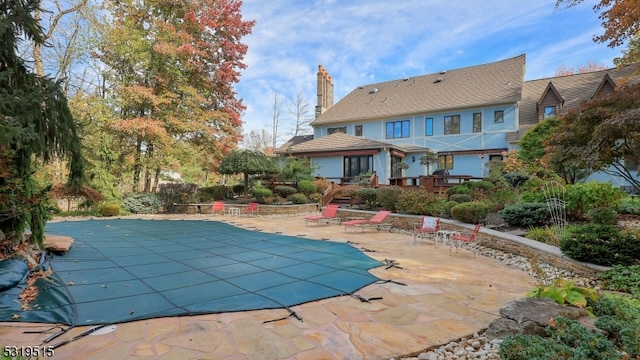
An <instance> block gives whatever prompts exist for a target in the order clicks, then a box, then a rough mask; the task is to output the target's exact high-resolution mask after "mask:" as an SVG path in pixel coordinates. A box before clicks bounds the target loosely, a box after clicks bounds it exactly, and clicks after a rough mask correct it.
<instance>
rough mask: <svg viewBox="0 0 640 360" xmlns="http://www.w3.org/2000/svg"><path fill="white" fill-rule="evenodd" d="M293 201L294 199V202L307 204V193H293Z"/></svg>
mask: <svg viewBox="0 0 640 360" xmlns="http://www.w3.org/2000/svg"><path fill="white" fill-rule="evenodd" d="M291 201H293V203H294V204H306V203H307V195H305V194H303V193H297V194H293V195H291Z"/></svg>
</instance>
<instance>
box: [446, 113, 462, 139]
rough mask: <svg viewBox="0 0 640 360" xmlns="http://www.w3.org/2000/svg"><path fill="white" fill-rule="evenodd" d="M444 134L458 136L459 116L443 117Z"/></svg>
mask: <svg viewBox="0 0 640 360" xmlns="http://www.w3.org/2000/svg"><path fill="white" fill-rule="evenodd" d="M444 134H445V135H451V134H460V115H448V116H445V117H444Z"/></svg>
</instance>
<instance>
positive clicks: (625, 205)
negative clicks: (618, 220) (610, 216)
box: [617, 196, 640, 215]
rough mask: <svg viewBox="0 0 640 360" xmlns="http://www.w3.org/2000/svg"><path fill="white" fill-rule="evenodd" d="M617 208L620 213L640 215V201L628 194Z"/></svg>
mask: <svg viewBox="0 0 640 360" xmlns="http://www.w3.org/2000/svg"><path fill="white" fill-rule="evenodd" d="M617 210H618V213H619V214H630V215H640V201H636V200H634V199H633V198H632V197H630V196H626V197H624V198H622V200H620V203H619V204H618V208H617Z"/></svg>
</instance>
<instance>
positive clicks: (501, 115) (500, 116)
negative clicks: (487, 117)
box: [493, 110, 504, 124]
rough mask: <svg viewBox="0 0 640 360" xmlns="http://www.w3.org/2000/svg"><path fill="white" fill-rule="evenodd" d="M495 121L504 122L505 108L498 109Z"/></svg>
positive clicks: (494, 115) (494, 117)
mask: <svg viewBox="0 0 640 360" xmlns="http://www.w3.org/2000/svg"><path fill="white" fill-rule="evenodd" d="M493 122H494V123H496V124H498V123H503V122H504V110H496V111H495V112H494V113H493Z"/></svg>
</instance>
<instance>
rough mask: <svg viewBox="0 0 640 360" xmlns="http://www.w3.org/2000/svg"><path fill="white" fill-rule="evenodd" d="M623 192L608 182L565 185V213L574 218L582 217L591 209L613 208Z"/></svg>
mask: <svg viewBox="0 0 640 360" xmlns="http://www.w3.org/2000/svg"><path fill="white" fill-rule="evenodd" d="M624 196H625V194H624V192H622V190H620V189H619V188H617V187H614V186H613V185H611V184H609V183H599V182H595V181H590V182H588V183H584V184H573V185H569V186H567V193H566V196H565V200H566V207H567V214H568V215H569V216H571V217H574V218H580V219H582V218H584V217H585V216H586V215H587V212H588V211H589V210H591V209H595V208H600V207H606V208H611V209H615V208H617V206H618V203H620V200H622V198H623V197H624Z"/></svg>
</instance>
